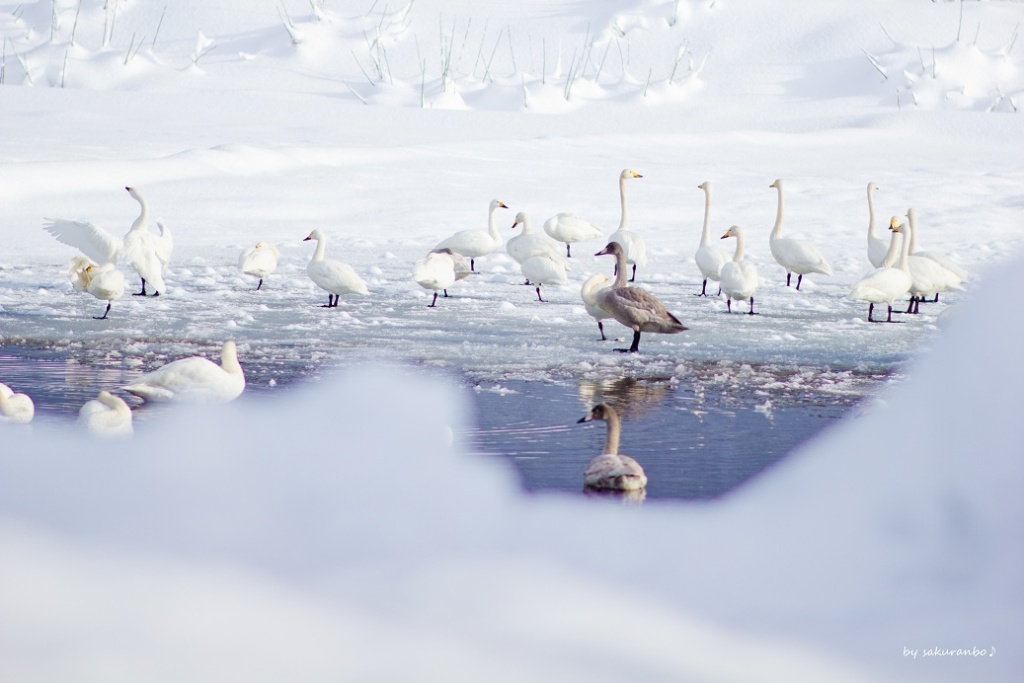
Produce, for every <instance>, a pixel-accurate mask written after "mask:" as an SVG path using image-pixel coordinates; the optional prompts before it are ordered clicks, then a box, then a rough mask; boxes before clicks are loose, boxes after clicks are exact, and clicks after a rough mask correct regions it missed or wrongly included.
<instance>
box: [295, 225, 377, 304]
mask: <svg viewBox="0 0 1024 683" xmlns="http://www.w3.org/2000/svg"><path fill="white" fill-rule="evenodd" d="M309 240H316V251H314V252H313V257H312V258H311V259H310V261H309V265H308V266H306V273H307V274H308V275H309V279H310V280H312V281H313V282H315V283H316V285H317V286H318V287H319V288H320V289H323V290H326V291H327V304H326V305H325V306H322V308H336V307H337V305H338V299H339V298H340V297H341V295H342V294H364V295H365V294H369V293H370V290H368V289H367V288H366V282H365V281H364V280H363V278H361V277H359V276H358V275H357V274H356V271H355V270H353V269H352V266H350V265H348V264H347V263H342V262H341V261H335V260H333V259H325V258H324V252H325V251H326V249H327V237H326V236H325V235H324V233H323V232H321V231H320V230H319V229H317V230H314V231H313V232H311V233H309V236H308V237H306V238H305V239H304V240H303V242H308V241H309Z"/></svg>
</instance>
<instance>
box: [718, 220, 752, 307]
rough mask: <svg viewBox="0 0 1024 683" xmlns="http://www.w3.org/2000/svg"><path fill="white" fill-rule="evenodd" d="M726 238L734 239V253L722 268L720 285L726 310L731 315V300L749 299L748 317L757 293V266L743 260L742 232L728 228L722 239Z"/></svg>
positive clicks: (737, 228) (738, 229)
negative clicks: (724, 298) (724, 297)
mask: <svg viewBox="0 0 1024 683" xmlns="http://www.w3.org/2000/svg"><path fill="white" fill-rule="evenodd" d="M728 237H735V238H736V252H735V254H733V257H732V260H731V261H727V262H726V263H725V265H723V266H722V270H721V284H722V291H723V292H725V296H726V297H727V298H726V300H725V305H726V309H727V310H728V312H729V313H732V300H733V299H736V300H737V301H743V300H745V299H750V311H748V312H749V313H750V315H754V292H756V291H757V284H758V280H757V266H755V265H754V264H753V263H751V262H750V261H747V260H746V258H745V254H746V252H745V251H744V237H743V230H742V229H741V228H740V227H739V226H738V225H734V226H732V227H731V228H729V229H728V230H727V231H726V232H725V234H724V235H722V239H723V240H724V239H726V238H728Z"/></svg>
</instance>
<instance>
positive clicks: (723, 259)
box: [693, 181, 729, 296]
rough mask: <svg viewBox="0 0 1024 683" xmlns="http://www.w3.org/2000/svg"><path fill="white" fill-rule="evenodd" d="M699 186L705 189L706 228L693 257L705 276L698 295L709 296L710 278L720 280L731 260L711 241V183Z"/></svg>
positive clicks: (720, 290) (707, 182) (720, 291)
mask: <svg viewBox="0 0 1024 683" xmlns="http://www.w3.org/2000/svg"><path fill="white" fill-rule="evenodd" d="M697 188H698V189H701V190H704V228H703V231H702V232H701V235H700V246H699V247H697V253H696V254H694V255H693V258H694V260H695V261H696V262H697V269H698V270H700V274H701V275H702V276H703V277H704V284H703V285H701V288H700V294H698V295H697V296H707V295H708V293H707V289H708V280H714V281H716V282H717V281H718V279H719V278H718V273H719V271H720V270H722V266H723V265H725V264H726V263H727V262H728V261H729V255H728V254H727V253H726V252H725V250H724V249H721V248H719V247H718V246H717V245H715V244H714V243H713V242H712V241H711V183H710V182H709V181H705V182H703V183H701V184H700V185H698V186H697ZM718 293H719V294H721V293H722V288H721V287H719V288H718Z"/></svg>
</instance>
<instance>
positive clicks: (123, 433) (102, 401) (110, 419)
mask: <svg viewBox="0 0 1024 683" xmlns="http://www.w3.org/2000/svg"><path fill="white" fill-rule="evenodd" d="M77 424H78V426H79V427H81V428H82V429H84V430H85V431H87V432H88V433H89V434H92V435H93V436H102V437H111V438H117V437H129V436H131V435H132V434H134V432H135V430H134V428H133V427H132V409H131V408H129V407H128V404H127V403H125V402H124V400H123V399H121V398H119V397H117V396H114V395H113V394H111V393H110V392H109V391H101V392H100V393H99V395H98V396H97V397H96V398H94V399H93V400H91V401H88V402H87V403H86V404H85V405H83V406H82V407H81V408H79V409H78V423H77Z"/></svg>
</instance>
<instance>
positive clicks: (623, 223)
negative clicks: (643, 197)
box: [619, 176, 629, 230]
mask: <svg viewBox="0 0 1024 683" xmlns="http://www.w3.org/2000/svg"><path fill="white" fill-rule="evenodd" d="M619 204H620V206H621V207H622V214H621V216H620V217H619V230H627V229H628V228H629V202H627V201H626V177H625V176H620V177H619Z"/></svg>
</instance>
